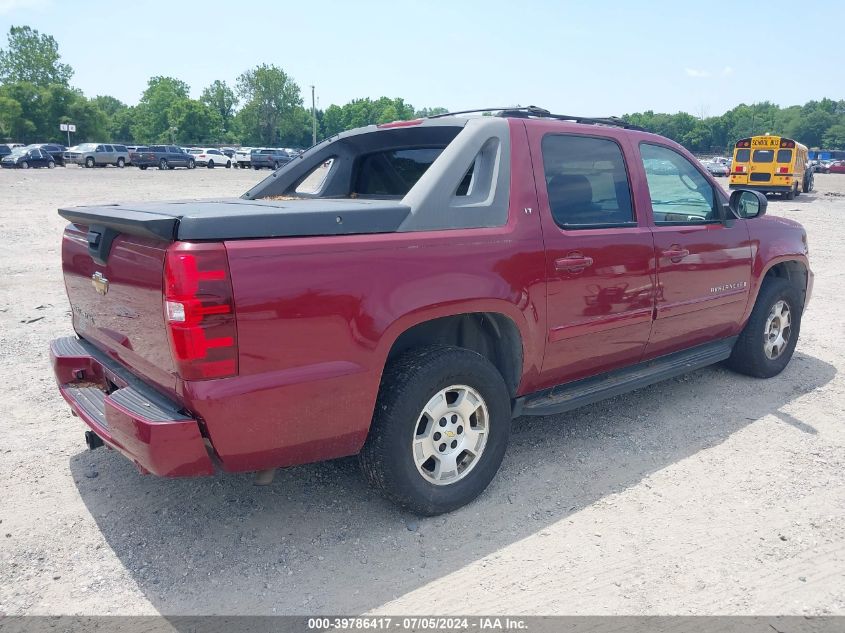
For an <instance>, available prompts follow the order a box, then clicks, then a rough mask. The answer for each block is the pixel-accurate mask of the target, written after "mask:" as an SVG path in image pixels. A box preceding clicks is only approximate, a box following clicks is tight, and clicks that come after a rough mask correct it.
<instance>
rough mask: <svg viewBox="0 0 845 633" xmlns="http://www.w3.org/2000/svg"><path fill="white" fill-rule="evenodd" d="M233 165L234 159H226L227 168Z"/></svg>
mask: <svg viewBox="0 0 845 633" xmlns="http://www.w3.org/2000/svg"><path fill="white" fill-rule="evenodd" d="M231 167H232V161H230V160H227V161H226V169H229V168H231Z"/></svg>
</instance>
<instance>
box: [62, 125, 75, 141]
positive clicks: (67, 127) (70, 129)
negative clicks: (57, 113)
mask: <svg viewBox="0 0 845 633" xmlns="http://www.w3.org/2000/svg"><path fill="white" fill-rule="evenodd" d="M59 129H60V130H61V131H62V132H67V146H68V147H70V133H71V132H76V125H75V124H73V123H59Z"/></svg>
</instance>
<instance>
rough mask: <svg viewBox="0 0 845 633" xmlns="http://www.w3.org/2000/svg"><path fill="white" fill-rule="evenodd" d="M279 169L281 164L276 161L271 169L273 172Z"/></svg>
mask: <svg viewBox="0 0 845 633" xmlns="http://www.w3.org/2000/svg"><path fill="white" fill-rule="evenodd" d="M279 167H281V164H280V163H279V161H276V162H275V163H273V169H274V170H276V171H278V169H279Z"/></svg>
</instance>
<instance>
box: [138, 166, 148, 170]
mask: <svg viewBox="0 0 845 633" xmlns="http://www.w3.org/2000/svg"><path fill="white" fill-rule="evenodd" d="M146 168H147V166H146V165H138V169H140V170H141V171H144V170H145V169H146Z"/></svg>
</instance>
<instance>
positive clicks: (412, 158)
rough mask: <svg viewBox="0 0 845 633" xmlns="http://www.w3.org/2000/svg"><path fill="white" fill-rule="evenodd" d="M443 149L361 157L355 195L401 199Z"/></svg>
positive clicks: (435, 148)
mask: <svg viewBox="0 0 845 633" xmlns="http://www.w3.org/2000/svg"><path fill="white" fill-rule="evenodd" d="M442 151H443V148H442V147H417V148H407V149H397V150H390V151H386V152H377V153H375V154H368V155H366V156H364V157H363V158H362V159H361V161H360V163H359V166H358V175H357V178H356V180H355V188H354V192H355V193H357V194H358V195H362V196H404V195H405V194H407V193H408V192H409V191H410V190H411V187H413V186H414V185H415V184H416V183H417V181H418V180H419V179H420V178H421V177H422V175H423V174H424V173H425V172H426V170H427V169H428V168H429V167H430V166H431V164H432V163H433V162H434V161H435V160H436V159H437V157H438V156H440V153H441V152H442Z"/></svg>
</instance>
